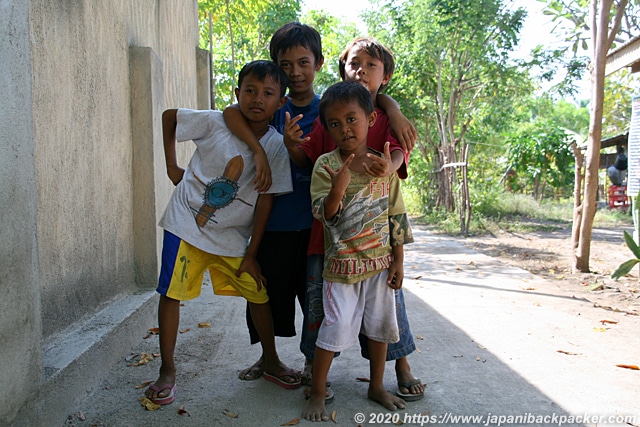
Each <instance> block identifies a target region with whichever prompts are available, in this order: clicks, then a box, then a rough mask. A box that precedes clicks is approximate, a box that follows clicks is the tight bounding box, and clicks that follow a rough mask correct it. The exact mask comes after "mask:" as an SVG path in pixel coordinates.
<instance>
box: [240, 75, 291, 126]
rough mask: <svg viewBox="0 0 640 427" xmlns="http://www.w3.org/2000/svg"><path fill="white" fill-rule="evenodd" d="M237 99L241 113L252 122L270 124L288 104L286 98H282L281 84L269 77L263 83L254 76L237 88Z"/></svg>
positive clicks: (248, 76)
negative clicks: (277, 113) (285, 104)
mask: <svg viewBox="0 0 640 427" xmlns="http://www.w3.org/2000/svg"><path fill="white" fill-rule="evenodd" d="M236 98H238V106H239V107H240V111H242V114H243V115H244V116H245V117H246V118H247V120H249V121H250V122H264V121H266V122H268V121H269V120H271V116H273V114H274V113H275V112H276V111H277V110H278V109H280V107H282V106H283V105H284V103H285V102H286V99H285V97H284V96H283V97H280V83H278V82H277V81H275V80H274V79H272V78H271V77H269V76H267V77H265V79H264V81H263V82H261V81H259V80H257V79H256V78H255V77H254V76H253V75H252V74H249V75H247V76H246V77H245V78H244V79H243V80H242V86H240V87H239V88H236Z"/></svg>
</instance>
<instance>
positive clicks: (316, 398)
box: [302, 391, 329, 421]
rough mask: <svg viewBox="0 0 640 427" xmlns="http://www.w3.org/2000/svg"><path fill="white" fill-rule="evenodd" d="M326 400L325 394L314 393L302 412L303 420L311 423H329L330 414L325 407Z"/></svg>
mask: <svg viewBox="0 0 640 427" xmlns="http://www.w3.org/2000/svg"><path fill="white" fill-rule="evenodd" d="M324 399H325V397H324V393H320V394H316V393H313V391H312V392H311V393H310V394H309V400H308V401H307V406H305V408H304V411H303V412H302V418H304V419H305V420H309V421H328V420H329V414H327V409H326V408H325V406H324Z"/></svg>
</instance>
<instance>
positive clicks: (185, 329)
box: [180, 328, 191, 334]
mask: <svg viewBox="0 0 640 427" xmlns="http://www.w3.org/2000/svg"><path fill="white" fill-rule="evenodd" d="M190 330H191V328H184V329H181V330H180V333H181V334H184V333H185V332H189V331H190Z"/></svg>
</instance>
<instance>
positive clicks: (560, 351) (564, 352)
mask: <svg viewBox="0 0 640 427" xmlns="http://www.w3.org/2000/svg"><path fill="white" fill-rule="evenodd" d="M556 351H557V352H558V353H562V354H568V355H569V356H578V355H579V354H580V353H572V352H570V351H564V350H556Z"/></svg>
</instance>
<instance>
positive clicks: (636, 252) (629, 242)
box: [624, 231, 640, 258]
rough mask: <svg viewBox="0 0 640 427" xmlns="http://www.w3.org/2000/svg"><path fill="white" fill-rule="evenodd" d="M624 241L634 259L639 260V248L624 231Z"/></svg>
mask: <svg viewBox="0 0 640 427" xmlns="http://www.w3.org/2000/svg"><path fill="white" fill-rule="evenodd" d="M624 241H625V242H626V243H627V246H628V247H629V249H631V252H633V254H634V255H635V256H636V258H640V248H639V247H638V245H637V244H636V242H635V241H634V240H633V237H631V235H630V234H629V233H627V232H626V231H625V232H624Z"/></svg>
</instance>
